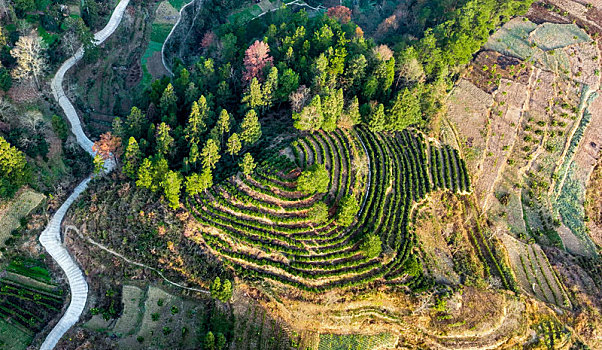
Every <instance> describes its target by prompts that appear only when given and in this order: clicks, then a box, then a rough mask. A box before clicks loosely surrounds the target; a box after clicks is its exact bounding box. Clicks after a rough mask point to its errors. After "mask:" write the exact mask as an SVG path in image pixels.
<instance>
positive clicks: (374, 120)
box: [368, 103, 385, 132]
mask: <svg viewBox="0 0 602 350" xmlns="http://www.w3.org/2000/svg"><path fill="white" fill-rule="evenodd" d="M369 118H370V119H369V120H368V128H369V129H370V131H372V132H380V131H383V130H385V106H383V104H382V103H379V104H378V106H376V107H375V108H373V110H372V113H370V116H369Z"/></svg>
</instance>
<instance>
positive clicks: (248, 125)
mask: <svg viewBox="0 0 602 350" xmlns="http://www.w3.org/2000/svg"><path fill="white" fill-rule="evenodd" d="M240 128H241V134H240V138H241V140H242V142H243V143H244V145H245V146H250V145H252V144H254V143H255V142H257V141H259V139H260V138H261V134H262V133H261V124H260V123H259V119H258V118H257V113H256V112H255V110H253V109H251V110H249V111H248V112H247V114H246V115H245V117H244V119H243V121H242V123H241V125H240Z"/></svg>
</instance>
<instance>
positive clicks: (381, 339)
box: [318, 333, 397, 350]
mask: <svg viewBox="0 0 602 350" xmlns="http://www.w3.org/2000/svg"><path fill="white" fill-rule="evenodd" d="M396 343H397V337H396V336H394V335H393V334H391V333H381V334H377V335H358V334H349V335H337V334H320V346H319V347H318V349H319V350H347V349H354V350H370V349H392V348H394V347H395V344H396Z"/></svg>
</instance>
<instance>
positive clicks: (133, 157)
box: [123, 136, 142, 180]
mask: <svg viewBox="0 0 602 350" xmlns="http://www.w3.org/2000/svg"><path fill="white" fill-rule="evenodd" d="M140 158H142V153H141V152H140V147H139V146H138V142H137V141H136V139H135V138H134V137H133V136H132V137H130V139H129V141H128V145H127V148H126V149H125V159H124V163H125V164H124V165H123V173H124V174H125V175H126V176H127V177H129V178H130V179H132V180H133V179H135V178H136V172H137V170H138V165H139V164H140Z"/></svg>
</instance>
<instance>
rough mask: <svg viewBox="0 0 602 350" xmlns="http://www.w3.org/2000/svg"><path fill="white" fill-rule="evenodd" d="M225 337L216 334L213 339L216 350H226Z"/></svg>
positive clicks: (221, 334)
mask: <svg viewBox="0 0 602 350" xmlns="http://www.w3.org/2000/svg"><path fill="white" fill-rule="evenodd" d="M226 345H227V341H226V336H225V335H224V334H223V333H217V336H216V338H215V348H216V350H226Z"/></svg>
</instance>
